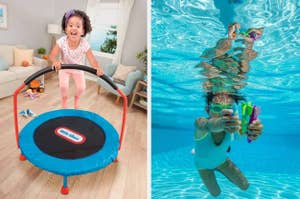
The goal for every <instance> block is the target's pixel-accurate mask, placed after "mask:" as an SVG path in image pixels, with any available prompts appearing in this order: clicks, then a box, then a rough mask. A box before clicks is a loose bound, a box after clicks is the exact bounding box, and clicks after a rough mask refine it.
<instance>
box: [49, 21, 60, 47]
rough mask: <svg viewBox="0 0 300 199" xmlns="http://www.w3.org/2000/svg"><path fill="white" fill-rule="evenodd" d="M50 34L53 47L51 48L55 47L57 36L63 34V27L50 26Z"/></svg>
mask: <svg viewBox="0 0 300 199" xmlns="http://www.w3.org/2000/svg"><path fill="white" fill-rule="evenodd" d="M48 33H49V34H50V35H52V43H51V44H52V45H51V48H53V46H54V45H55V42H56V35H60V34H61V27H60V25H57V24H48Z"/></svg>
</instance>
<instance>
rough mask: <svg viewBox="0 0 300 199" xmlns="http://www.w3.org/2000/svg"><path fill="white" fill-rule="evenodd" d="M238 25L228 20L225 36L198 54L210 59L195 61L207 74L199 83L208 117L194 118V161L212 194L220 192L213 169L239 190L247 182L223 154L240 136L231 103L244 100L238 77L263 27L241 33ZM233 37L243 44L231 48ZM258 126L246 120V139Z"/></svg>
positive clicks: (257, 131) (242, 76) (257, 132)
mask: <svg viewBox="0 0 300 199" xmlns="http://www.w3.org/2000/svg"><path fill="white" fill-rule="evenodd" d="M239 28H240V25H239V24H238V23H233V24H230V25H229V27H228V38H224V39H220V40H219V41H218V42H217V45H216V46H215V47H214V48H210V49H208V50H205V51H204V53H203V54H202V55H201V57H202V58H209V59H210V60H209V61H207V62H201V64H200V65H199V66H201V67H202V68H203V71H202V73H203V75H204V76H205V77H206V78H207V79H206V80H207V81H205V82H204V83H203V87H204V91H205V92H206V104H207V106H206V111H207V113H208V117H207V118H206V117H200V118H198V119H196V121H195V142H196V147H195V164H196V167H197V170H198V172H199V175H200V177H201V178H202V180H203V182H204V184H205V185H206V187H207V189H208V191H209V192H210V193H211V194H212V195H213V196H218V195H219V194H220V193H221V190H220V187H219V185H218V183H217V180H216V176H215V171H219V172H221V173H222V174H223V175H224V176H226V177H227V178H228V179H229V180H230V181H231V182H233V183H234V184H236V185H237V186H238V187H239V188H241V189H242V190H246V189H247V188H248V186H249V184H248V181H247V179H246V178H245V176H244V175H243V174H242V172H241V171H240V170H239V169H238V168H237V167H236V166H235V165H234V163H233V162H232V161H231V160H230V159H229V158H228V157H227V152H228V151H229V150H230V144H231V142H232V141H233V140H234V139H235V138H237V137H239V136H240V133H239V130H240V128H241V121H240V119H239V118H238V114H237V113H235V112H234V110H235V108H234V107H235V106H236V105H235V104H237V103H238V101H239V100H244V99H243V97H242V96H240V95H239V93H238V91H239V90H240V89H241V88H243V87H244V86H245V85H246V83H245V82H242V80H244V79H246V76H245V74H246V73H247V72H248V71H249V64H248V63H249V61H251V60H252V59H254V58H255V57H256V55H257V53H256V52H255V51H254V50H253V49H252V48H253V43H254V41H255V40H256V39H258V38H259V37H260V36H261V34H262V32H263V29H261V28H258V29H256V28H252V29H249V30H248V31H247V32H246V33H243V34H242V33H240V32H239ZM239 38H241V39H239ZM233 41H235V42H236V41H238V42H243V44H244V46H243V47H238V48H237V47H236V48H233V49H232V42H233ZM262 128H263V125H262V124H261V122H260V121H259V120H255V121H253V122H252V123H251V124H249V125H248V128H247V131H248V132H247V133H246V135H247V137H248V139H249V140H256V139H257V137H258V136H259V135H261V132H262Z"/></svg>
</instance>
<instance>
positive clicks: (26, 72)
mask: <svg viewBox="0 0 300 199" xmlns="http://www.w3.org/2000/svg"><path fill="white" fill-rule="evenodd" d="M40 69H42V67H40V66H27V67H23V66H11V67H9V69H8V71H10V72H13V73H15V75H16V78H17V79H21V78H22V79H24V80H25V79H26V78H27V77H29V76H30V75H32V74H33V73H35V72H37V71H38V70H40Z"/></svg>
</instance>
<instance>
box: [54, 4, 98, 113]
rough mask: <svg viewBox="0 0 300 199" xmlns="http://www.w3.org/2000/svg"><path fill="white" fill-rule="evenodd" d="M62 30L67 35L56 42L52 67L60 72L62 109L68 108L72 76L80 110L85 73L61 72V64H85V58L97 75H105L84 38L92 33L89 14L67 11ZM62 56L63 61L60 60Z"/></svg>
mask: <svg viewBox="0 0 300 199" xmlns="http://www.w3.org/2000/svg"><path fill="white" fill-rule="evenodd" d="M61 27H62V30H63V31H64V33H65V34H66V35H65V36H63V37H61V38H60V39H58V40H57V41H56V44H55V46H54V47H53V49H52V51H51V53H50V55H49V60H50V61H51V62H52V67H53V68H54V69H55V70H56V71H58V73H59V74H58V76H59V87H60V92H61V96H62V108H66V107H67V100H68V90H69V78H70V76H72V78H73V80H74V81H75V84H76V92H75V96H74V108H75V109H77V108H79V98H80V96H81V95H82V93H83V91H84V90H85V87H86V85H85V77H84V72H83V71H80V70H73V69H65V70H59V69H60V68H61V64H81V65H83V64H84V60H85V57H86V58H87V59H88V61H89V63H90V64H91V66H92V67H93V68H95V69H96V70H97V75H98V76H100V75H102V74H103V71H102V69H101V68H100V67H99V64H98V63H97V60H96V58H95V57H94V55H93V53H92V50H91V48H90V46H89V43H88V42H87V40H86V39H84V38H83V37H85V36H86V34H87V33H89V32H91V31H92V27H91V23H90V19H89V17H88V16H87V14H86V13H85V12H83V11H80V10H69V11H67V12H66V13H65V14H64V16H63V18H62V23H61ZM58 55H60V57H61V59H59V58H58Z"/></svg>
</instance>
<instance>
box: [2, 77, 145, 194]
mask: <svg viewBox="0 0 300 199" xmlns="http://www.w3.org/2000/svg"><path fill="white" fill-rule="evenodd" d="M45 84H46V89H45V91H46V92H45V93H43V94H41V95H40V97H39V98H38V99H34V100H31V99H28V98H25V97H24V96H23V95H22V94H20V95H19V100H18V104H19V108H18V110H19V111H20V110H23V109H26V108H30V109H31V110H32V111H34V112H35V113H37V114H40V113H44V112H47V111H50V110H53V109H59V108H60V103H61V101H60V96H59V90H58V81H57V78H56V76H54V77H52V78H50V79H48V80H46V83H45ZM70 85H71V88H70V94H69V96H73V90H74V86H73V85H74V83H73V82H70ZM12 99H13V98H12V97H7V98H4V99H0V129H1V130H0V198H1V199H4V198H5V199H6V198H18V199H19V198H22V199H23V198H28V199H34V198H41V199H53V198H64V199H77V198H78V199H89V198H90V199H94V198H95V199H96V198H97V199H98V198H103V199H104V198H105V199H110V198H111V199H119V198H120V199H129V198H130V199H143V198H147V114H146V112H145V111H143V110H140V109H136V108H133V109H130V110H128V114H127V126H126V131H125V133H126V134H125V138H124V142H123V146H122V150H121V151H120V153H119V156H118V160H119V162H118V163H113V164H111V165H109V166H108V167H106V168H105V169H103V170H100V171H97V172H94V173H90V174H86V175H80V176H72V177H70V178H69V179H68V186H69V188H70V193H69V194H68V195H61V194H60V188H61V186H62V177H61V176H58V175H55V174H52V173H49V172H46V171H43V170H41V169H39V168H37V167H35V166H33V165H32V164H31V163H30V162H28V161H20V160H19V159H18V157H19V150H18V149H17V147H16V141H15V136H14V128H13V126H14V124H13V106H12V104H13V100H12ZM114 100H115V96H113V95H112V94H108V93H107V92H106V91H103V90H102V92H101V94H100V95H97V85H96V83H95V82H93V81H87V89H86V91H85V93H84V95H83V96H82V97H81V101H80V105H81V109H84V110H90V111H93V112H95V113H97V114H99V115H101V116H102V117H104V118H106V119H107V120H108V121H109V122H110V123H111V124H112V125H113V126H114V127H115V128H116V129H117V131H119V129H120V127H121V114H122V103H121V104H119V105H116V104H114ZM69 107H70V108H72V107H73V99H72V98H70V100H69ZM29 121H30V119H25V118H19V125H20V129H22V127H23V126H24V125H26V124H27V123H28V122H29Z"/></svg>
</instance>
